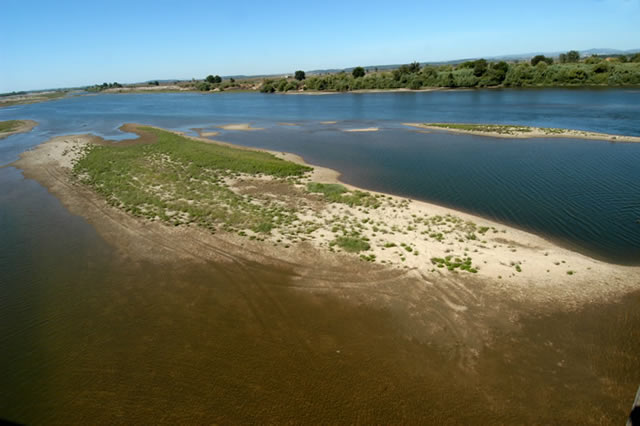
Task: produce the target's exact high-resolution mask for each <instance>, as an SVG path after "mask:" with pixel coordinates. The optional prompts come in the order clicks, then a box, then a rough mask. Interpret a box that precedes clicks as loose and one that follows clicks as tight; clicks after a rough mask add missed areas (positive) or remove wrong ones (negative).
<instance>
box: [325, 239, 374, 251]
mask: <svg viewBox="0 0 640 426" xmlns="http://www.w3.org/2000/svg"><path fill="white" fill-rule="evenodd" d="M333 244H334V245H337V246H338V247H340V248H341V249H343V250H344V251H347V252H349V253H358V252H361V251H366V250H369V249H370V248H371V246H370V245H369V243H368V242H366V241H365V240H364V239H363V238H362V237H359V236H358V237H346V236H343V237H338V238H336V239H335V240H334V241H333Z"/></svg>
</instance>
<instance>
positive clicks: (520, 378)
mask: <svg viewBox="0 0 640 426" xmlns="http://www.w3.org/2000/svg"><path fill="white" fill-rule="evenodd" d="M81 138H82V136H74V137H69V136H66V137H63V138H62V139H58V141H62V142H65V144H66V145H65V146H66V148H71V147H72V146H70V145H69V143H71V145H73V144H74V143H76V144H78V146H81V144H83V143H84V142H83V141H82V140H81ZM69 141H70V142H69ZM137 143H140V141H138V142H137ZM54 145H55V144H49V145H43V146H41V147H44V150H40V148H38V149H37V150H35V151H32V152H33V153H39V154H43V153H44V154H45V155H39V154H37V155H39V157H38V159H37V161H36V160H35V158H37V157H31V159H30V160H27V158H28V156H26V157H25V156H23V159H22V160H21V161H20V162H19V163H18V166H19V167H21V168H22V169H23V170H24V171H25V176H27V177H29V178H33V179H36V180H37V181H38V182H40V183H41V184H43V185H45V186H46V187H47V188H48V189H49V191H51V193H53V194H54V195H56V196H57V197H58V198H59V199H60V200H61V201H62V202H63V204H64V205H65V206H66V207H67V208H68V209H69V210H70V211H71V212H72V213H74V214H78V215H81V216H82V217H85V218H86V219H87V220H88V221H89V223H91V224H92V225H93V226H94V227H95V228H96V230H97V231H98V232H99V233H100V235H101V236H102V237H103V238H104V239H105V240H106V241H107V242H108V243H109V244H110V245H111V246H112V247H114V249H115V251H116V255H115V259H116V260H114V261H113V264H110V265H108V267H107V268H105V269H104V270H101V271H100V272H103V273H106V274H107V278H106V279H107V281H108V284H107V285H101V286H97V288H95V287H94V286H92V287H91V288H90V289H88V288H85V287H82V286H81V287H78V288H77V289H76V290H78V294H76V295H75V296H71V295H72V293H68V292H66V293H61V294H59V295H58V298H59V300H58V301H57V302H56V301H55V300H49V301H47V304H49V305H55V304H56V303H57V304H58V305H59V308H61V307H62V306H65V304H66V305H67V306H68V309H66V310H63V311H58V310H53V311H50V312H49V314H48V315H49V316H50V318H47V320H46V321H45V326H44V330H42V331H43V333H42V336H41V337H40V339H43V340H44V341H43V342H42V344H43V345H44V346H47V348H48V353H49V355H50V361H49V362H48V363H47V365H46V371H47V373H48V374H46V375H42V377H38V378H35V379H34V383H33V384H31V385H29V389H27V390H26V391H25V393H18V394H15V396H12V397H11V399H7V401H9V402H12V403H11V404H7V405H6V406H2V410H1V411H0V413H1V414H4V413H7V417H8V418H10V419H13V420H18V421H24V422H27V423H34V422H36V423H37V422H42V421H47V422H55V423H80V422H82V421H86V420H87V419H91V421H92V422H94V423H112V422H114V421H128V422H129V421H131V420H134V421H135V420H138V421H143V422H144V421H149V422H153V423H175V422H183V423H184V422H187V423H194V422H195V423H200V422H234V423H237V422H256V421H260V422H265V421H266V422H273V423H276V422H277V423H283V422H287V423H308V422H330V423H444V424H447V423H449V424H455V423H458V424H459V423H466V424H469V423H502V424H506V423H509V424H513V423H538V424H553V423H583V424H609V423H618V422H621V421H622V420H623V419H624V416H626V415H627V414H628V413H627V410H628V408H629V406H630V404H631V402H632V400H633V395H634V393H635V389H636V388H637V384H638V382H639V380H638V376H637V374H636V373H635V370H636V368H635V366H637V365H638V362H640V336H639V335H638V330H640V313H638V310H637V309H636V307H637V304H638V302H639V300H640V299H639V296H638V294H637V293H633V292H632V291H633V288H634V286H636V288H637V285H638V284H639V283H638V282H637V281H634V280H633V279H632V277H630V276H628V274H627V273H625V272H621V271H628V270H624V269H618V267H616V266H615V265H613V266H610V267H611V268H614V270H615V271H618V272H617V273H615V274H614V275H612V276H610V277H609V278H605V277H607V276H606V275H604V276H598V275H595V274H594V275H593V276H591V277H589V276H586V275H585V276H584V277H580V276H578V281H576V282H574V284H575V283H577V284H575V285H569V284H567V283H566V282H558V283H553V282H549V283H546V284H545V285H543V286H539V287H537V286H535V285H533V284H535V283H536V281H537V280H536V278H535V277H533V278H529V279H526V280H525V279H522V281H521V282H519V283H516V284H518V285H519V287H513V286H508V285H505V284H500V283H497V282H496V281H495V280H489V279H487V278H486V277H480V276H476V275H456V274H446V273H443V274H436V275H433V276H423V275H421V274H419V273H416V271H417V270H419V269H412V270H409V271H407V270H406V269H404V268H386V267H383V266H380V265H371V264H369V263H366V262H362V261H360V260H358V259H357V258H353V257H349V256H347V255H340V254H324V255H319V252H318V250H317V248H315V247H314V246H312V245H311V244H308V245H307V244H300V246H299V247H298V249H297V251H296V254H295V256H293V257H289V256H285V257H274V255H275V254H277V252H275V253H274V252H271V251H266V250H265V249H264V246H263V245H261V244H259V243H251V242H248V241H246V240H238V239H232V238H225V237H224V236H221V235H216V236H212V235H210V234H207V233H205V232H203V231H200V230H198V229H180V228H178V229H176V228H171V227H167V226H165V225H162V224H160V223H145V222H143V221H140V220H138V219H135V218H133V217H131V216H129V215H127V214H125V213H123V212H121V211H119V210H116V209H113V208H110V207H108V206H107V205H106V203H104V201H102V200H101V199H100V198H99V197H97V196H96V195H95V194H94V193H93V192H92V191H90V190H88V189H87V188H84V187H81V186H78V185H76V184H74V183H73V182H72V181H71V180H70V179H69V169H68V167H66V166H68V164H69V163H67V161H69V160H68V159H67V158H66V157H67V155H68V154H69V152H70V151H68V152H67V154H66V155H64V156H62V155H60V156H59V157H56V156H55V155H54V156H53V157H52V156H51V154H52V153H54V152H53V151H51V150H50V149H51V148H53V147H54ZM38 150H40V151H38ZM47 150H48V151H47ZM57 152H59V153H60V154H61V153H62V152H63V151H57ZM289 157H290V158H294V157H293V156H289ZM317 172H318V173H324V174H325V177H326V178H327V179H331V178H333V179H335V178H337V174H336V173H335V172H333V173H332V172H331V171H329V170H326V169H325V170H324V171H323V170H322V169H318V170H317ZM500 226H501V227H503V226H502V225H500ZM523 234H524V233H523ZM514 235H515V234H514ZM516 236H520V237H522V236H521V235H519V234H518V235H516ZM535 238H537V237H535ZM535 241H536V242H538V243H540V244H542V243H543V241H544V240H542V239H538V240H535ZM549 244H550V243H549ZM519 249H520V247H519ZM522 250H524V248H522ZM279 251H281V250H279ZM567 255H569V253H567ZM605 269H606V267H605ZM60 278H61V280H62V277H60ZM103 279H104V278H103ZM517 288H519V291H516V289H517ZM88 291H91V292H93V293H94V294H92V297H81V296H83V295H85V293H86V292H88ZM536 294H543V295H544V297H541V298H537V299H536V298H532V297H529V296H533V295H536ZM70 296H71V297H72V299H73V298H74V297H77V303H68V302H69V300H68V297H70ZM54 312H55V313H54ZM60 312H61V313H60ZM42 315H47V314H42ZM50 319H54V320H53V321H50ZM16 338H17V337H16ZM41 368H43V369H44V368H45V367H41ZM12 379H13V380H15V381H16V382H18V381H19V380H20V378H19V377H13V376H12ZM40 384H41V385H42V386H38V385H40ZM25 399H26V400H27V401H28V403H25ZM169 406H171V409H170V410H168V409H167V407H169ZM9 414H10V415H9ZM3 417H4V415H3Z"/></svg>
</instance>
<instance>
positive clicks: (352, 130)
mask: <svg viewBox="0 0 640 426" xmlns="http://www.w3.org/2000/svg"><path fill="white" fill-rule="evenodd" d="M378 130H380V128H378V127H365V128H362V129H342V131H343V132H350V133H352V132H356V133H359V132H377V131H378Z"/></svg>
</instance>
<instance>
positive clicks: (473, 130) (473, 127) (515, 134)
mask: <svg viewBox="0 0 640 426" xmlns="http://www.w3.org/2000/svg"><path fill="white" fill-rule="evenodd" d="M404 125H405V126H410V127H416V128H419V129H428V130H445V131H448V132H456V133H469V134H475V135H483V136H491V137H498V138H518V139H525V138H526V139H528V138H573V139H596V140H609V141H616V142H640V137H639V136H626V135H612V134H609V133H597V132H587V131H584V130H572V129H558V128H549V127H532V126H522V125H512V124H471V123H404Z"/></svg>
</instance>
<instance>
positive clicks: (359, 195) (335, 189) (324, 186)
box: [307, 182, 380, 208]
mask: <svg viewBox="0 0 640 426" xmlns="http://www.w3.org/2000/svg"><path fill="white" fill-rule="evenodd" d="M307 191H309V192H312V193H317V194H322V195H324V198H325V200H327V201H329V202H331V203H342V204H347V205H348V206H349V207H372V208H378V207H379V206H380V200H379V199H378V198H377V197H375V196H373V195H371V194H370V193H368V192H364V191H359V190H355V191H349V190H347V188H345V187H344V186H343V185H340V184H338V183H317V182H309V183H308V184H307Z"/></svg>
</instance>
